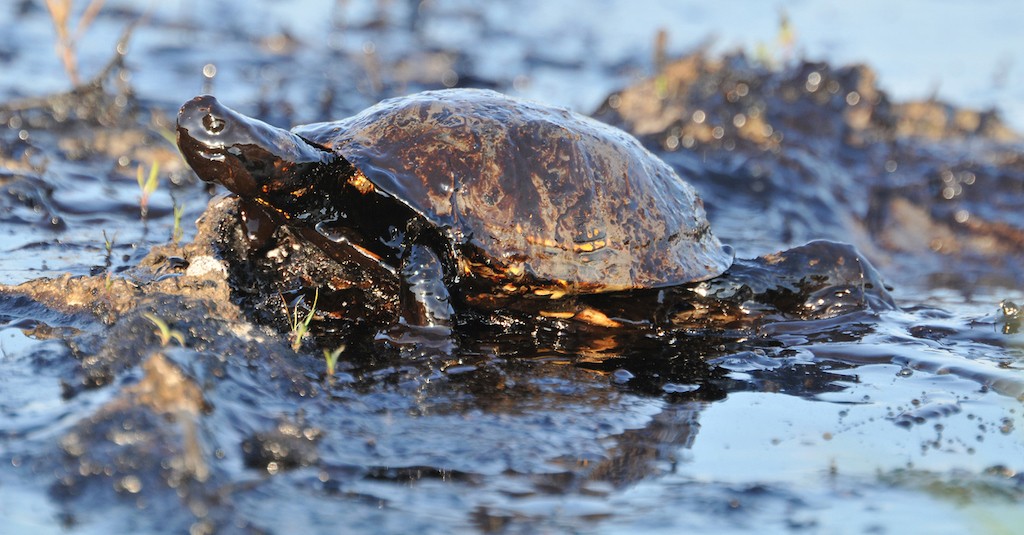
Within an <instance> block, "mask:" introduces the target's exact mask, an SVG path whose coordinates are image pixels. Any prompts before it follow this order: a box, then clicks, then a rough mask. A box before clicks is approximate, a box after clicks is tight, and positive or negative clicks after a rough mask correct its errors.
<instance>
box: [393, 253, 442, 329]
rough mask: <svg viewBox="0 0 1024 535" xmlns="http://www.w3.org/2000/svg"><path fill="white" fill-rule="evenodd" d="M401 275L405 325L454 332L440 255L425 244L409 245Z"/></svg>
mask: <svg viewBox="0 0 1024 535" xmlns="http://www.w3.org/2000/svg"><path fill="white" fill-rule="evenodd" d="M401 274H402V290H401V304H402V320H403V322H404V323H405V324H407V325H415V326H420V327H441V328H449V329H450V328H451V320H452V315H453V314H454V311H453V310H452V306H451V299H450V296H449V295H448V288H447V287H446V286H445V285H444V266H443V265H442V264H441V259H440V258H438V256H437V253H435V252H434V251H433V250H432V249H430V248H429V247H426V246H424V245H419V244H411V245H409V246H408V247H406V250H405V255H404V256H403V257H402V269H401Z"/></svg>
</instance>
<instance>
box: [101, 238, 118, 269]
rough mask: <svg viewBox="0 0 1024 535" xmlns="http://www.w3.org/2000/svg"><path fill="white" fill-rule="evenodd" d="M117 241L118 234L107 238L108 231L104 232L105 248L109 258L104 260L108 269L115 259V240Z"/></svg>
mask: <svg viewBox="0 0 1024 535" xmlns="http://www.w3.org/2000/svg"><path fill="white" fill-rule="evenodd" d="M115 239H117V233H116V232H115V233H114V234H113V235H112V236H109V237H108V236H107V231H106V229H104V230H103V248H104V249H106V251H107V256H106V257H105V258H104V259H103V260H104V262H105V263H106V265H107V267H108V268H109V267H110V264H111V262H112V261H113V258H114V240H115Z"/></svg>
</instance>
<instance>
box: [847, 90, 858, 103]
mask: <svg viewBox="0 0 1024 535" xmlns="http://www.w3.org/2000/svg"><path fill="white" fill-rule="evenodd" d="M846 103H847V104H848V105H850V106H856V105H857V104H858V103H860V93H858V92H856V91H850V92H849V93H847V94H846Z"/></svg>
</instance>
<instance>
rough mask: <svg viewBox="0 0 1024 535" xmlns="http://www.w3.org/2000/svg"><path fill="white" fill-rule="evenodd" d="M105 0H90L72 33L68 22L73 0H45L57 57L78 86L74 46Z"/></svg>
mask: <svg viewBox="0 0 1024 535" xmlns="http://www.w3.org/2000/svg"><path fill="white" fill-rule="evenodd" d="M104 1H105V0H90V2H89V5H88V6H86V8H85V11H84V12H83V13H82V16H81V17H79V19H78V24H77V25H76V26H75V31H74V33H73V34H72V33H71V32H69V31H68V26H69V25H68V22H69V20H70V19H71V7H72V3H73V2H74V0H46V9H47V11H49V12H50V19H51V20H53V28H54V30H56V32H57V43H56V49H57V57H59V58H60V60H61V63H63V64H64V72H66V73H67V74H68V78H70V79H71V84H72V85H74V86H78V84H79V82H80V79H79V77H78V53H77V50H76V47H77V45H78V39H79V38H80V37H81V36H82V34H84V33H85V31H86V30H88V28H89V26H90V25H92V23H93V21H94V20H96V15H98V14H99V12H100V9H102V8H103V3H104Z"/></svg>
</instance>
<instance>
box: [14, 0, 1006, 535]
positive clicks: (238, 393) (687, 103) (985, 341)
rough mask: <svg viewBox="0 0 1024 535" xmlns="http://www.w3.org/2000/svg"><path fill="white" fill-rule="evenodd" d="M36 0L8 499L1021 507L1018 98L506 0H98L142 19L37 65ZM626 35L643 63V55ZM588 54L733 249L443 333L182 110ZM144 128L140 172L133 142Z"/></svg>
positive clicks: (26, 78)
mask: <svg viewBox="0 0 1024 535" xmlns="http://www.w3.org/2000/svg"><path fill="white" fill-rule="evenodd" d="M14 4H15V7H13V8H9V7H5V8H0V11H2V13H0V20H2V21H4V22H6V23H9V24H10V25H11V27H12V32H11V33H10V35H11V36H13V37H2V38H0V66H2V67H3V68H4V69H10V71H11V72H15V73H18V75H19V77H20V79H19V81H18V82H16V83H15V82H10V81H9V78H6V77H5V78H4V79H3V80H2V82H0V83H2V84H3V87H0V92H2V93H0V94H2V95H3V96H4V102H3V103H0V124H2V125H5V127H4V128H2V129H0V185H2V186H3V188H2V190H0V235H2V236H3V240H2V247H3V255H2V258H0V279H2V282H3V284H4V285H3V286H2V287H0V421H2V423H0V518H3V522H4V524H3V525H4V527H3V528H0V531H4V530H8V529H9V530H11V531H12V532H15V533H20V532H29V531H32V532H39V533H49V532H72V533H107V532H109V531H110V530H118V531H123V530H129V529H130V530H131V531H133V532H139V533H150V532H152V533H157V532H160V533H164V532H173V533H177V532H186V531H190V532H194V533H214V532H217V533H223V532H228V533H230V532H274V533H289V532H297V531H303V530H304V531H310V530H312V531H315V532H326V531H332V532H333V531H343V532H347V531H366V532H396V533H398V532H401V533H405V532H425V533H451V532H509V533H534V532H614V533H626V532H629V533H632V532H639V531H644V532H672V533H677V532H680V531H687V530H692V531H709V530H715V531H716V532H718V531H722V532H740V531H754V532H787V531H800V532H812V533H817V532H828V533H834V532H875V533H878V532H883V533H884V532H908V531H909V532H929V533H962V532H981V533H987V532H992V533H1002V532H1013V531H1014V530H1016V529H1018V528H1019V526H1020V525H1021V522H1022V521H1024V517H1022V516H1021V512H1020V511H1021V510H1022V507H1021V505H1022V501H1024V477H1022V476H1021V475H1020V470H1022V469H1024V462H1022V459H1024V440H1022V434H1021V429H1022V426H1024V422H1022V410H1024V407H1022V405H1021V401H1022V400H1024V370H1022V367H1024V363H1022V357H1024V349H1022V348H1024V337H1022V335H1021V333H1020V328H1021V312H1020V309H1019V307H1018V305H1019V304H1021V302H1022V301H1024V299H1022V296H1021V292H1020V288H1021V285H1022V283H1024V271H1022V266H1024V219H1022V215H1021V214H1022V211H1021V203H1022V199H1024V163H1022V162H1024V159H1022V156H1021V155H1022V148H1024V147H1022V143H1021V139H1020V137H1019V134H1017V133H1016V132H1015V131H1014V129H1013V128H1010V127H1008V126H1006V124H1004V122H1003V121H1002V120H1001V119H1000V116H999V113H998V112H994V111H976V110H971V109H968V108H963V107H955V106H952V105H949V104H945V103H943V102H940V101H937V100H929V101H913V102H911V101H901V100H899V99H896V98H893V97H891V96H889V95H888V94H887V93H886V92H885V91H883V90H881V89H879V86H878V85H877V84H878V83H877V82H876V80H875V75H874V74H873V72H872V70H871V69H870V68H869V67H865V66H833V65H829V64H825V63H816V62H803V61H797V60H792V59H790V60H778V59H777V60H776V61H775V62H774V64H773V65H772V66H769V63H770V62H768V61H767V59H765V58H761V59H753V58H752V57H750V56H748V55H744V54H728V55H724V56H723V55H718V54H706V53H694V54H690V55H686V56H683V57H680V58H678V59H672V58H671V57H668V58H666V57H664V56H659V55H658V54H655V55H654V56H655V60H654V61H651V60H650V57H651V56H650V52H649V51H646V49H645V52H644V54H643V55H642V56H636V58H639V59H636V58H634V59H632V60H630V61H632V63H629V62H627V64H625V65H624V64H623V63H621V61H620V59H619V58H618V57H615V56H614V55H608V56H602V54H601V50H605V49H602V48H600V47H590V48H588V47H583V48H579V49H574V48H573V47H571V46H570V47H566V46H565V45H564V43H562V44H561V45H559V43H558V42H551V43H549V44H550V45H551V46H550V47H548V48H545V47H542V46H540V45H539V44H538V43H531V42H530V40H529V33H528V32H527V33H524V32H523V30H522V28H520V27H519V26H515V25H513V23H512V22H511V20H507V19H508V17H507V15H508V12H507V10H508V9H512V8H511V7H507V6H503V7H487V8H477V7H469V6H462V5H456V4H454V3H453V4H451V5H449V4H448V3H445V2H438V3H430V4H423V5H422V6H420V7H419V9H418V10H408V9H406V8H405V7H402V8H399V7H396V6H389V5H387V4H386V3H381V4H372V5H370V6H369V7H367V6H363V5H361V4H358V3H353V5H352V6H348V5H347V4H346V5H345V6H342V7H337V6H336V7H334V8H331V9H327V8H324V11H323V13H324V17H325V18H328V17H330V16H333V17H334V18H333V19H332V23H331V29H330V30H329V31H327V32H326V34H324V35H321V34H319V33H317V32H316V31H312V30H309V29H308V28H304V29H306V30H307V31H303V32H298V31H295V28H292V29H291V30H282V29H281V28H284V27H285V26H281V27H275V28H272V29H267V28H266V27H265V26H261V25H260V24H257V23H256V22H254V20H253V19H251V18H250V14H249V13H241V12H240V13H238V14H233V15H237V16H231V17H226V18H225V17H223V16H220V17H217V16H215V15H223V14H224V13H223V12H220V11H219V10H221V9H222V8H219V7H216V6H202V7H200V6H198V5H197V6H191V7H195V11H192V10H191V9H190V8H189V9H186V8H181V9H180V10H179V11H174V10H173V9H172V10H170V11H166V10H157V11H155V12H153V13H150V14H149V15H148V16H147V17H146V18H143V19H141V22H139V20H140V19H139V17H140V16H141V15H142V14H141V13H138V12H137V11H135V8H134V7H132V6H131V4H124V5H121V4H118V3H117V2H108V3H107V5H106V6H105V7H104V9H103V10H101V12H100V15H99V16H98V17H97V19H96V20H95V22H94V23H93V24H94V25H95V27H94V29H93V30H91V31H96V32H99V33H103V30H104V29H106V30H107V32H106V33H107V34H108V35H113V36H119V35H122V33H121V31H122V30H123V29H124V28H125V26H127V25H130V24H134V26H132V28H133V29H132V31H131V32H130V33H129V34H127V36H126V37H124V38H123V40H122V42H121V43H120V45H116V43H115V42H113V39H116V37H114V38H111V39H112V40H111V41H110V42H109V43H103V42H102V39H100V44H98V45H96V46H95V47H93V48H90V47H88V46H86V44H87V43H88V41H87V40H86V39H85V38H80V39H82V43H83V45H82V48H81V50H80V59H81V68H82V71H83V78H85V79H92V80H94V81H93V82H86V83H83V84H81V85H80V86H78V87H77V88H76V89H74V90H73V91H71V92H58V91H54V92H51V91H37V90H36V88H37V87H50V86H51V85H53V79H54V78H57V77H59V76H63V73H62V72H61V71H60V70H59V67H58V64H57V63H56V60H54V63H53V64H52V68H53V70H54V72H52V73H49V74H45V75H42V74H38V73H37V69H38V67H36V66H33V65H36V63H34V62H33V61H34V60H33V61H30V58H32V57H36V56H37V55H38V54H39V51H38V50H39V49H47V47H49V46H50V45H51V43H50V42H49V41H47V40H48V39H49V38H50V37H49V34H48V33H47V32H48V31H50V30H49V28H50V25H51V22H50V21H49V19H48V17H47V15H46V12H45V11H44V10H43V9H42V8H40V7H38V6H37V5H36V4H34V3H31V2H16V3H14ZM512 4H514V5H517V6H519V7H524V6H523V5H519V4H516V3H512ZM512 4H510V5H512ZM257 5H258V6H259V8H258V9H254V10H253V12H254V13H259V14H260V15H259V16H260V17H262V18H263V19H267V18H270V17H271V16H273V17H277V18H278V19H280V20H287V14H285V13H279V12H277V11H276V10H279V8H275V7H272V6H270V5H269V4H268V5H266V6H264V5H263V4H260V3H258V4H257ZM524 5H525V4H524ZM346 6H347V7H346ZM526 7H529V6H526ZM534 7H536V6H534ZM213 20H216V21H219V22H217V23H214V22H210V21H213ZM247 24H248V25H251V27H250V26H247ZM439 28H442V29H447V30H445V31H447V32H448V33H445V32H444V31H441V30H439ZM481 28H487V29H488V31H483V30H481ZM502 28H508V29H506V30H504V31H501V29H502ZM513 28H515V30H514V31H513ZM318 31H319V30H318ZM667 32H668V33H669V34H671V32H672V28H671V27H670V28H667ZM82 35H88V34H82ZM439 35H448V36H449V37H448V38H439V37H438V36H439ZM452 35H472V36H475V37H474V40H473V41H472V42H471V43H470V44H467V43H464V42H462V41H461V40H459V39H455V38H454V37H450V36H452ZM524 36H526V37H524ZM535 37H536V36H535ZM599 38H600V39H608V40H613V39H616V38H624V37H623V36H622V35H621V34H619V33H610V34H608V35H605V34H599ZM650 38H651V40H652V41H653V42H654V43H655V45H654V48H655V49H656V50H659V47H658V45H657V43H658V39H656V38H655V36H653V35H652V36H650ZM204 39H206V40H208V41H209V42H210V43H211V44H210V45H204V46H202V47H199V46H197V45H196V44H195V43H198V42H206V41H204ZM584 41H585V40H584ZM213 43H216V44H215V45H214V44H213ZM325 43H326V44H325ZM649 44H650V42H647V44H645V45H643V46H648V45H649ZM470 45H471V46H470ZM638 46H640V45H638ZM115 48H116V49H117V50H118V51H119V52H117V53H115V52H114V50H115ZM588 50H593V51H594V52H593V54H592V55H588ZM509 51H512V52H515V54H517V56H516V58H517V59H516V60H515V61H512V60H511V59H510V58H509V57H508V54H511V53H512V52H509ZM502 54H506V55H502ZM520 55H521V56H522V57H519V56H520ZM111 58H113V61H111ZM495 65H499V66H502V67H503V69H502V68H496V67H495ZM104 66H106V68H104ZM204 66H205V69H204ZM218 69H219V71H220V73H219V74H217V72H216V71H217V70H218ZM631 69H632V70H633V72H645V73H646V74H645V75H644V76H643V77H641V78H639V79H636V80H635V81H633V82H632V83H626V82H625V81H623V80H625V79H624V78H622V77H621V76H622V72H623V71H624V70H627V71H628V70H631ZM97 73H99V74H97ZM203 73H205V75H204V74H203ZM93 75H96V77H95V78H93V77H92V76H93ZM32 76H36V79H37V81H38V84H39V85H38V86H36V85H33V83H32ZM580 77H582V78H580ZM573 79H593V80H602V81H603V83H604V84H607V86H606V87H607V90H605V92H604V93H605V94H606V95H607V96H606V97H604V99H603V104H601V105H600V106H598V107H597V108H596V109H595V110H584V111H592V112H593V114H594V115H595V116H596V117H597V118H599V119H600V120H602V121H605V122H608V123H611V124H614V125H617V126H619V127H621V128H623V129H625V130H626V131H629V132H631V133H633V134H634V135H636V136H637V137H638V138H639V139H640V140H641V141H642V142H643V143H644V144H645V146H647V147H648V148H649V149H650V150H652V151H654V152H655V153H656V154H657V155H658V156H660V157H661V158H662V159H664V160H665V161H666V162H668V163H669V164H670V165H671V166H672V167H673V168H674V169H675V170H676V171H677V172H678V173H679V174H680V175H681V176H683V177H684V178H685V179H686V180H687V181H688V182H690V183H691V184H692V185H693V186H694V188H696V190H697V191H698V192H699V193H700V195H701V196H702V197H703V198H704V200H705V202H706V205H707V208H708V216H709V219H710V221H711V225H712V228H713V229H714V232H715V234H716V235H718V236H719V237H720V238H721V239H722V241H723V242H725V243H729V244H731V245H732V246H733V247H735V249H736V250H737V253H738V254H737V260H736V262H735V263H734V265H733V266H732V267H731V268H730V270H729V271H727V272H726V273H725V274H724V275H722V276H721V277H717V278H715V279H712V280H709V281H705V282H701V283H695V284H692V285H687V286H681V287H678V288H672V289H667V290H660V291H637V292H625V293H613V294H608V295H603V296H590V297H582V298H580V299H581V300H582V301H584V302H585V303H584V304H586V305H588V306H590V305H592V306H595V307H600V308H601V309H602V310H604V311H607V313H608V315H609V316H610V317H613V318H616V317H617V318H623V319H624V320H625V319H630V321H623V323H624V324H625V326H624V327H620V328H616V329H609V328H605V327H598V326H595V325H590V324H587V323H585V322H581V321H572V320H562V319H557V318H536V317H533V316H532V315H530V314H525V313H522V312H516V311H514V310H512V309H507V310H506V309H499V310H492V311H479V310H476V311H474V310H460V311H459V312H458V314H457V315H456V322H455V326H454V329H453V334H452V335H451V336H433V334H432V333H430V332H427V331H423V330H415V329H413V330H407V331H402V330H400V329H398V330H396V329H381V327H380V326H381V325H383V324H388V322H389V321H391V319H393V318H394V317H395V316H396V314H397V313H398V310H397V307H398V305H397V296H396V295H395V294H396V292H397V291H398V290H397V284H396V283H395V282H394V281H391V282H388V281H382V280H374V279H368V278H366V274H365V272H364V271H362V270H360V269H356V268H354V267H353V266H351V265H346V264H345V263H339V262H336V261H335V260H333V259H332V258H331V257H330V256H329V255H327V254H324V252H323V251H321V250H320V249H318V248H317V247H315V246H313V245H311V244H310V242H309V240H308V239H307V236H304V235H303V232H302V230H301V229H292V228H286V227H275V226H270V227H268V226H267V222H268V219H266V218H262V217H259V214H258V209H257V207H254V206H251V205H248V204H246V203H245V202H243V201H240V200H239V199H237V198H235V197H233V196H228V195H225V194H224V193H223V192H219V191H215V190H211V189H210V188H208V187H207V186H205V185H203V184H202V183H201V182H199V181H198V180H196V177H195V176H193V175H192V173H191V171H189V169H188V168H187V167H186V166H185V164H184V162H183V161H182V160H181V158H180V157H179V155H178V154H177V152H176V150H175V148H174V146H173V143H172V140H171V139H169V137H170V136H169V133H170V132H171V131H172V129H173V121H172V120H169V119H168V117H173V114H174V113H175V111H176V110H177V108H178V106H179V105H180V104H181V102H183V101H185V100H186V99H188V98H191V97H192V96H193V95H194V94H195V93H198V92H201V91H213V92H215V93H217V94H218V95H220V96H222V97H223V99H224V100H226V101H233V102H237V103H239V104H238V105H239V107H241V106H248V109H246V111H247V112H248V113H251V114H252V115H254V116H257V117H259V118H261V119H264V120H267V121H270V122H272V123H275V124H279V125H281V126H286V125H290V124H292V123H299V122H311V121H314V120H329V119H335V118H340V117H345V116H348V115H351V114H353V113H355V112H357V111H358V110H360V109H362V108H364V107H366V106H367V105H370V104H372V103H373V102H376V101H377V100H379V99H380V98H383V97H386V96H393V95H401V94H407V93H409V92H413V91H418V90H422V89H431V88H438V87H445V86H453V85H460V86H474V87H492V88H497V89H499V90H502V91H506V92H512V93H514V92H517V91H524V90H525V89H526V88H528V87H529V85H530V84H529V82H530V81H531V80H532V81H534V82H536V84H535V85H534V89H533V90H534V91H536V90H537V86H539V85H543V84H542V83H541V81H544V80H548V81H550V80H562V81H563V82H564V81H565V80H573ZM609 80H613V81H614V80H619V81H621V82H622V83H618V84H617V85H616V84H612V83H608V81H609ZM556 86H557V84H556ZM158 87H159V88H164V89H165V90H164V91H163V92H161V91H157V90H154V88H158ZM563 87H572V84H571V83H569V84H568V85H566V86H563ZM581 91H583V90H582V89H581ZM587 91H590V89H589V88H588V89H587ZM556 93H557V92H556ZM556 93H551V94H550V95H549V98H548V99H547V100H549V101H551V102H564V101H565V100H561V99H559V97H558V94H556ZM534 96H536V93H535V94H534ZM154 165H156V166H157V169H158V170H157V175H158V176H159V177H160V179H161V182H160V186H159V188H157V190H156V191H154V192H152V193H151V194H145V201H143V200H142V199H141V197H142V196H143V194H142V193H140V188H139V186H138V185H137V184H136V176H137V174H138V173H141V174H142V175H143V178H145V175H147V174H148V173H149V170H150V169H151V168H153V166H154ZM140 167H141V171H140ZM176 211H177V212H178V216H179V217H177V218H176V214H175V212H176ZM176 219H178V220H179V225H178V228H179V230H178V231H176V230H175V220H176ZM193 222H194V223H193ZM307 317H309V318H311V319H310V321H309V329H310V331H311V332H310V334H308V335H306V336H299V335H297V334H296V331H297V330H299V328H298V326H299V325H301V324H304V323H305V320H306V318H307ZM338 349H340V350H341V352H340V357H339V359H338V362H337V364H336V367H335V368H336V369H335V370H334V371H333V373H328V371H327V362H326V361H327V359H326V357H325V351H326V352H331V351H335V350H338Z"/></svg>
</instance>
